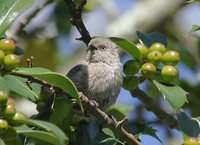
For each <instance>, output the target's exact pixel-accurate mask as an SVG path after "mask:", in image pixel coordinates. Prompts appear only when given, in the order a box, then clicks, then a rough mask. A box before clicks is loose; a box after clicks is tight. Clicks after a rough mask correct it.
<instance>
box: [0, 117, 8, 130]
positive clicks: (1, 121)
mask: <svg viewBox="0 0 200 145" xmlns="http://www.w3.org/2000/svg"><path fill="white" fill-rule="evenodd" d="M7 128H8V122H7V121H6V120H4V119H0V132H2V131H4V130H6V129H7Z"/></svg>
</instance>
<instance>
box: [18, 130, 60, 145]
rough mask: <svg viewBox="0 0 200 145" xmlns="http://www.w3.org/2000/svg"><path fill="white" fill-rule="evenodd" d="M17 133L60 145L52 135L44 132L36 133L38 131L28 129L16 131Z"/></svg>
mask: <svg viewBox="0 0 200 145" xmlns="http://www.w3.org/2000/svg"><path fill="white" fill-rule="evenodd" d="M17 133H19V134H23V135H28V136H31V137H33V138H37V139H40V140H43V141H46V142H49V143H52V144H54V145H60V142H59V140H58V138H57V137H56V136H55V135H54V134H52V133H49V132H46V131H38V130H30V129H29V130H19V131H18V130H17Z"/></svg>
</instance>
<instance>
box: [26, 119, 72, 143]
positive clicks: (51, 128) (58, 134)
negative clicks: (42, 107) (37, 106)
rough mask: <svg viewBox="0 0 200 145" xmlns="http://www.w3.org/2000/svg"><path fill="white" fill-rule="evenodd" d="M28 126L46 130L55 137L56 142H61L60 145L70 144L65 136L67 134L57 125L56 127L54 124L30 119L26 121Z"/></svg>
mask: <svg viewBox="0 0 200 145" xmlns="http://www.w3.org/2000/svg"><path fill="white" fill-rule="evenodd" d="M26 124H27V125H32V126H36V127H39V128H41V129H44V130H46V131H48V132H50V133H52V134H53V135H54V136H55V138H56V140H57V141H58V142H59V144H58V145H67V144H68V140H69V139H68V137H67V136H66V135H65V133H64V132H63V131H62V130H61V129H60V128H58V127H57V126H56V125H54V124H52V123H49V122H45V121H40V120H33V119H29V120H27V121H26Z"/></svg>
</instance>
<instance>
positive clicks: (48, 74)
mask: <svg viewBox="0 0 200 145" xmlns="http://www.w3.org/2000/svg"><path fill="white" fill-rule="evenodd" d="M13 72H14V73H17V74H22V75H29V76H33V77H36V78H38V79H40V80H44V81H46V82H47V83H49V84H51V85H54V86H56V87H59V88H61V89H62V90H63V91H65V92H67V93H68V94H69V95H71V96H72V97H74V98H75V100H76V101H77V103H78V104H79V105H80V106H81V109H82V110H83V108H82V105H81V101H80V97H79V93H78V90H77V88H76V87H75V85H74V84H73V82H72V81H71V80H70V79H69V78H68V77H66V76H64V75H62V74H59V73H56V72H52V71H50V70H48V69H44V68H39V67H38V68H37V67H35V68H19V69H17V70H14V71H13Z"/></svg>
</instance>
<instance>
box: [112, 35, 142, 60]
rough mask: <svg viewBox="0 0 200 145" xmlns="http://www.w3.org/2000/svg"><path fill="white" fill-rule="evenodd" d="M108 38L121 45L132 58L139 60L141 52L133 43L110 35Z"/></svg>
mask: <svg viewBox="0 0 200 145" xmlns="http://www.w3.org/2000/svg"><path fill="white" fill-rule="evenodd" d="M109 39H110V40H112V41H113V42H114V43H116V44H117V45H118V46H119V47H121V48H122V49H123V50H124V51H125V52H126V53H127V54H129V55H130V56H132V57H133V58H134V59H136V60H138V61H140V60H141V53H140V51H139V49H138V48H137V47H136V46H135V44H134V43H132V42H130V41H128V40H126V39H123V38H118V37H110V38H109Z"/></svg>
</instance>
